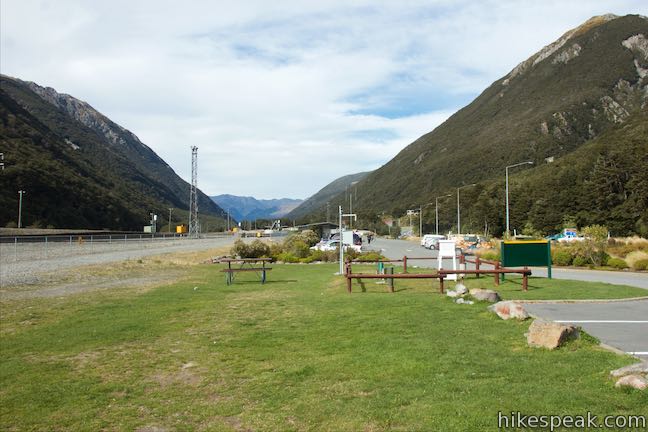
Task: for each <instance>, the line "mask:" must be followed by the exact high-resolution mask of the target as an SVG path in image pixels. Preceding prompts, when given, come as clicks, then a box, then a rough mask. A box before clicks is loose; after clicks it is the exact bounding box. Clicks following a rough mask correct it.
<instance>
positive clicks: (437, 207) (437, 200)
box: [434, 194, 452, 235]
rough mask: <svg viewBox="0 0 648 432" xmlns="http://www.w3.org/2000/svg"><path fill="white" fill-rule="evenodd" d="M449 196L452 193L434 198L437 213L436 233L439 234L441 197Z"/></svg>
mask: <svg viewBox="0 0 648 432" xmlns="http://www.w3.org/2000/svg"><path fill="white" fill-rule="evenodd" d="M449 196H452V194H448V195H441V196H438V197H436V198H435V200H434V201H435V202H436V209H435V214H436V234H437V235H439V198H446V197H449Z"/></svg>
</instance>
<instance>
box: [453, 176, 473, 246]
mask: <svg viewBox="0 0 648 432" xmlns="http://www.w3.org/2000/svg"><path fill="white" fill-rule="evenodd" d="M470 186H477V183H473V184H469V185H465V186H459V187H458V188H457V235H461V210H460V207H459V190H460V189H463V188H467V187H470Z"/></svg>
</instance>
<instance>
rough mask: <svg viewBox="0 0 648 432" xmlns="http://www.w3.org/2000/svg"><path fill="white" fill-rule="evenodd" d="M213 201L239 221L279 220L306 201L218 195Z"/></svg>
mask: <svg viewBox="0 0 648 432" xmlns="http://www.w3.org/2000/svg"><path fill="white" fill-rule="evenodd" d="M211 199H212V200H213V201H214V202H215V203H216V204H218V205H219V206H220V207H221V208H222V209H223V210H226V211H227V210H229V212H230V215H231V216H232V217H233V218H234V219H236V220H237V221H243V220H248V221H251V220H255V219H279V218H282V217H283V216H285V215H286V214H288V213H289V212H290V211H291V210H293V209H294V208H295V207H297V206H298V205H299V204H301V203H302V202H303V201H304V200H300V199H292V198H279V199H256V198H254V197H244V196H236V195H229V194H224V195H216V196H213V197H211Z"/></svg>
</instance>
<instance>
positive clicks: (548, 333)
mask: <svg viewBox="0 0 648 432" xmlns="http://www.w3.org/2000/svg"><path fill="white" fill-rule="evenodd" d="M578 336H579V332H578V327H576V326H573V325H566V324H559V323H555V322H553V321H545V320H542V319H537V320H535V321H533V323H531V326H529V333H527V343H528V344H529V346H532V347H542V348H548V349H556V348H558V347H559V346H560V345H561V344H562V343H564V342H565V341H567V340H569V339H575V338H577V337H578Z"/></svg>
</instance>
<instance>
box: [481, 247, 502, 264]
mask: <svg viewBox="0 0 648 432" xmlns="http://www.w3.org/2000/svg"><path fill="white" fill-rule="evenodd" d="M479 258H480V259H485V260H489V261H500V254H499V252H498V251H496V250H494V249H493V250H486V251H483V252H480V253H479Z"/></svg>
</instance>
